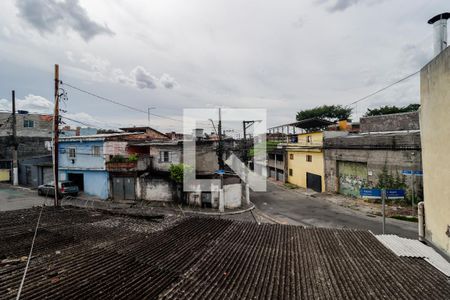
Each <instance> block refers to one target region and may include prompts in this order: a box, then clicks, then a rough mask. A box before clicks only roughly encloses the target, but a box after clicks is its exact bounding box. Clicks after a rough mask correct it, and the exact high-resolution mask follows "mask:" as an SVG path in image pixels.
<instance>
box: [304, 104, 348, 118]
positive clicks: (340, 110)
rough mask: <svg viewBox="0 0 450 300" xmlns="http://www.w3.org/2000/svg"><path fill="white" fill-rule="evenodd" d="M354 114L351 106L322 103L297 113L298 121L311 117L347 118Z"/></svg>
mask: <svg viewBox="0 0 450 300" xmlns="http://www.w3.org/2000/svg"><path fill="white" fill-rule="evenodd" d="M351 114H352V109H351V108H346V107H343V106H342V105H322V106H318V107H315V108H312V109H305V110H301V111H299V112H298V113H297V117H296V118H297V121H302V120H306V119H311V118H320V119H327V120H330V121H338V120H346V119H348V118H349V117H350V116H351Z"/></svg>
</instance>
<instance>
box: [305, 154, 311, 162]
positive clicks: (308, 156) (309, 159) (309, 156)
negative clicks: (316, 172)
mask: <svg viewBox="0 0 450 300" xmlns="http://www.w3.org/2000/svg"><path fill="white" fill-rule="evenodd" d="M306 161H309V162H312V155H309V154H308V155H306Z"/></svg>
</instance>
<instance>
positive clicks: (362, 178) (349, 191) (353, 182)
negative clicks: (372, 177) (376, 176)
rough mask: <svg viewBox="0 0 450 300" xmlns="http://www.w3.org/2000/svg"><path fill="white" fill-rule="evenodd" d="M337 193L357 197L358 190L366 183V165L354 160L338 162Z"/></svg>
mask: <svg viewBox="0 0 450 300" xmlns="http://www.w3.org/2000/svg"><path fill="white" fill-rule="evenodd" d="M338 172H339V193H340V194H343V195H346V196H352V197H359V190H360V189H361V188H363V187H366V186H367V185H368V181H367V165H366V164H364V163H356V162H346V161H339V162H338Z"/></svg>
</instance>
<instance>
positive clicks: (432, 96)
mask: <svg viewBox="0 0 450 300" xmlns="http://www.w3.org/2000/svg"><path fill="white" fill-rule="evenodd" d="M420 102H421V103H420V104H421V107H420V131H421V141H422V164H423V189H424V204H425V239H426V240H427V241H429V242H432V243H433V244H434V245H435V246H437V247H438V248H440V249H441V250H443V251H445V252H446V253H447V254H449V255H450V185H449V178H450V156H449V151H450V121H449V116H450V47H448V48H447V49H445V50H444V51H442V52H441V53H440V54H439V55H438V56H437V57H436V58H434V59H433V60H432V61H431V62H430V63H428V64H427V65H426V66H425V67H424V68H423V69H422V70H421V72H420Z"/></svg>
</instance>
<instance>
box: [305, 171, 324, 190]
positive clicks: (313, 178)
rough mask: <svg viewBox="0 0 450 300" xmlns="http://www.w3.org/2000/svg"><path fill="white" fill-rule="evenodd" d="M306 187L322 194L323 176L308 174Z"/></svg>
mask: <svg viewBox="0 0 450 300" xmlns="http://www.w3.org/2000/svg"><path fill="white" fill-rule="evenodd" d="M306 187H307V188H308V189H312V190H313V191H316V192H318V193H321V192H322V176H320V175H316V174H313V173H308V172H306Z"/></svg>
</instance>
